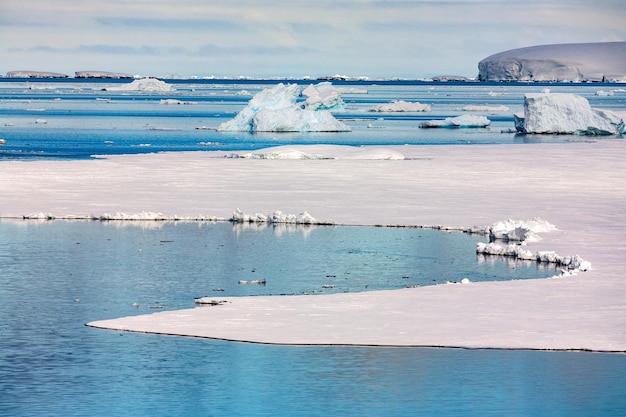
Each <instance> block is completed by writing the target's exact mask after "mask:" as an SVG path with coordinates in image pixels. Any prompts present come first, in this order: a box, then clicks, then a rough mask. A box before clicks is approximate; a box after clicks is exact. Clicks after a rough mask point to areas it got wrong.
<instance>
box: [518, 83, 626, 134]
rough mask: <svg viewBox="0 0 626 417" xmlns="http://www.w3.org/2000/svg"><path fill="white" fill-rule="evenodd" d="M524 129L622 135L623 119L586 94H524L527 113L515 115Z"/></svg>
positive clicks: (523, 130) (531, 131) (521, 130)
mask: <svg viewBox="0 0 626 417" xmlns="http://www.w3.org/2000/svg"><path fill="white" fill-rule="evenodd" d="M515 128H516V130H518V131H520V132H523V133H558V134H579V135H619V134H621V133H623V132H624V120H623V119H622V118H621V117H619V116H618V115H617V114H615V113H613V112H611V111H609V110H601V109H594V108H592V107H591V106H590V105H589V102H588V101H587V99H586V98H584V97H581V96H579V95H576V94H566V93H530V94H525V95H524V115H523V116H521V115H519V114H516V115H515Z"/></svg>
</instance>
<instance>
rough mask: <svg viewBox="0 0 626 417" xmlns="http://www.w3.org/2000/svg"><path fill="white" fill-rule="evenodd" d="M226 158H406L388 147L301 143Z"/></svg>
mask: <svg viewBox="0 0 626 417" xmlns="http://www.w3.org/2000/svg"><path fill="white" fill-rule="evenodd" d="M225 157H226V158H245V159H300V160H307V159H309V160H321V159H342V160H356V159H360V160H387V161H390V160H404V159H406V157H405V156H404V154H402V153H400V152H398V151H396V150H393V149H389V148H387V147H381V148H378V147H373V146H372V147H371V146H358V147H356V146H341V145H300V146H297V147H289V146H276V147H273V148H267V149H261V150H259V151H257V152H254V153H253V152H247V153H243V154H237V153H234V154H227V155H225Z"/></svg>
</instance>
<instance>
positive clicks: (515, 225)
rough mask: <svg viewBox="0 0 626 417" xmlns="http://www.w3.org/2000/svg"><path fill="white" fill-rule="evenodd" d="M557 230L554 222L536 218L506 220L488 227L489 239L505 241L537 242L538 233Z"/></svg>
mask: <svg viewBox="0 0 626 417" xmlns="http://www.w3.org/2000/svg"><path fill="white" fill-rule="evenodd" d="M553 230H557V229H556V226H554V225H553V224H551V223H549V222H547V221H545V220H542V219H540V218H534V219H532V220H512V219H508V220H504V221H500V222H497V223H494V224H492V225H491V226H489V227H488V228H487V229H486V234H488V235H489V240H490V241H494V240H504V241H520V242H523V241H529V242H536V241H538V240H539V236H538V233H546V232H550V231H553Z"/></svg>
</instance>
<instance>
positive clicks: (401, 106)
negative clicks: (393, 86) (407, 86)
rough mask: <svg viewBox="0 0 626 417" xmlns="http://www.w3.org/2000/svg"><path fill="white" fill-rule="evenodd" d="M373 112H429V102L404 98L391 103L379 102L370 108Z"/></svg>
mask: <svg viewBox="0 0 626 417" xmlns="http://www.w3.org/2000/svg"><path fill="white" fill-rule="evenodd" d="M368 111H371V112H428V111H430V105H429V104H422V103H419V102H408V101H404V100H397V101H392V102H391V103H385V104H378V105H376V106H373V107H371V108H370V109H368Z"/></svg>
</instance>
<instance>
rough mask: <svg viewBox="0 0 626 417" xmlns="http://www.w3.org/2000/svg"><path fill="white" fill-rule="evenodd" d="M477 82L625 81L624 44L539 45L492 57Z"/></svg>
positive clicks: (484, 63)
mask: <svg viewBox="0 0 626 417" xmlns="http://www.w3.org/2000/svg"><path fill="white" fill-rule="evenodd" d="M478 70H479V74H478V79H479V80H480V81H626V42H597V43H572V44H556V45H539V46H531V47H527V48H519V49H512V50H509V51H504V52H500V53H497V54H495V55H491V56H489V57H487V58H485V59H483V60H482V61H480V62H479V63H478Z"/></svg>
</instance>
